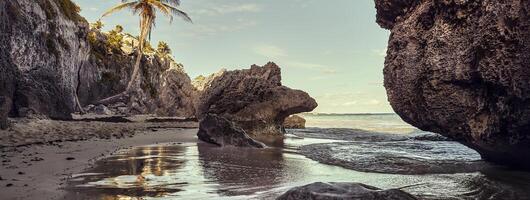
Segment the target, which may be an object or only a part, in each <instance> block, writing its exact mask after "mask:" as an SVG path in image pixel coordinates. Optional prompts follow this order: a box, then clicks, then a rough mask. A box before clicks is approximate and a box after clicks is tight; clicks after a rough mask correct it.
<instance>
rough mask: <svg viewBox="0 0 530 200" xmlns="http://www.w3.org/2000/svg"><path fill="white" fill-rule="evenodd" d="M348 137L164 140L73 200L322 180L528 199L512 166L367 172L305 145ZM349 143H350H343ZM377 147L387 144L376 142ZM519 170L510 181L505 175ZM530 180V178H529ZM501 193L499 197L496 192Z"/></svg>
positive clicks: (219, 195) (135, 151) (77, 185)
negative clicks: (303, 151)
mask: <svg viewBox="0 0 530 200" xmlns="http://www.w3.org/2000/svg"><path fill="white" fill-rule="evenodd" d="M335 142H340V141H337V140H329V139H315V138H301V137H296V136H288V137H287V139H286V141H285V144H284V145H285V146H283V147H276V148H275V147H271V148H267V149H243V148H230V147H226V148H218V147H216V146H213V145H209V144H205V143H196V142H188V143H182V144H176V145H175V144H158V145H147V146H139V147H135V148H132V149H127V150H124V151H120V152H118V153H117V154H115V155H113V156H111V157H108V158H105V159H102V160H100V161H98V162H97V163H95V167H94V168H92V169H90V170H87V171H85V172H84V173H82V174H78V175H75V178H74V179H71V180H70V182H69V185H68V187H67V188H66V189H67V190H68V191H69V192H68V194H67V196H66V197H67V198H69V199H135V198H138V199H141V198H148V199H275V198H276V197H278V196H279V195H281V194H282V193H283V192H285V191H287V190H288V189H290V188H292V187H295V186H300V185H305V184H309V183H313V182H317V181H322V182H361V183H365V184H368V185H373V186H376V187H379V188H383V189H391V188H403V190H404V191H406V192H409V193H412V194H414V195H417V196H419V197H421V198H423V199H484V198H486V197H503V198H501V199H524V198H528V197H529V196H528V195H527V193H525V191H527V190H528V188H530V187H529V184H528V183H525V182H527V181H528V180H530V176H529V175H528V173H523V172H514V171H509V170H508V171H507V170H502V169H499V170H491V171H475V172H468V173H446V174H408V175H407V174H390V173H374V172H360V171H355V170H349V169H346V168H342V167H338V166H333V165H326V164H321V163H319V162H317V161H314V160H311V159H308V158H306V157H305V156H303V155H300V154H299V149H300V147H303V146H306V145H311V144H325V143H335ZM342 142H344V141H342ZM376 148H379V147H377V146H376ZM507 175H509V176H511V177H514V176H519V177H517V178H513V179H509V180H498V178H499V177H505V176H507ZM521 183H524V184H521ZM493 199H499V198H493Z"/></svg>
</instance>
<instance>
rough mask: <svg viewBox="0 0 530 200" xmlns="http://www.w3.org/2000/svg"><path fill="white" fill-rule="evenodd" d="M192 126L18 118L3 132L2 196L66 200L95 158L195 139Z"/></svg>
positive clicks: (1, 138)
mask: <svg viewBox="0 0 530 200" xmlns="http://www.w3.org/2000/svg"><path fill="white" fill-rule="evenodd" d="M174 127H183V128H174ZM193 127H196V123H195V122H179V123H176V122H164V123H143V122H134V123H109V122H63V121H52V120H31V121H24V122H17V124H15V126H14V127H13V128H12V129H10V130H8V131H0V140H1V141H2V143H1V147H0V150H1V152H2V153H1V158H0V161H1V166H0V178H1V179H0V197H1V198H0V199H64V195H65V194H66V192H65V191H64V190H63V189H62V188H63V187H64V186H65V185H66V182H67V180H68V179H69V178H70V177H71V175H72V174H77V173H80V172H82V171H84V170H87V169H90V167H91V166H92V165H93V163H94V162H95V161H96V160H98V159H101V158H104V157H106V156H109V155H112V154H113V153H114V152H116V151H117V150H119V149H123V148H129V147H132V146H142V145H149V144H157V143H171V142H196V141H197V139H196V137H195V133H196V132H197V129H195V128H193ZM15 134H18V135H15Z"/></svg>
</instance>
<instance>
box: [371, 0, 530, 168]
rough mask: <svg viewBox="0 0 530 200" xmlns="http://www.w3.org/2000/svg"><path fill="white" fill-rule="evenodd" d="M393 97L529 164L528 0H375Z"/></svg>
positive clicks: (484, 150) (473, 141)
mask: <svg viewBox="0 0 530 200" xmlns="http://www.w3.org/2000/svg"><path fill="white" fill-rule="evenodd" d="M375 2H376V8H377V12H378V14H377V22H378V23H379V24H380V25H381V26H382V27H383V28H386V29H389V30H391V33H392V34H391V36H390V40H389V43H388V52H387V53H388V55H387V57H386V61H385V68H384V76H385V87H386V89H387V93H388V99H389V101H390V103H391V105H392V107H393V108H394V110H395V111H396V112H397V113H398V114H399V115H400V116H401V117H402V118H403V119H404V120H405V121H407V122H408V123H410V124H412V125H414V126H416V127H419V128H420V129H422V130H426V131H432V132H437V133H440V134H442V135H444V136H448V137H450V138H452V139H455V140H458V141H460V142H462V143H463V144H465V145H467V146H469V147H471V148H473V149H475V150H477V151H478V152H479V153H480V154H481V155H482V157H483V158H484V159H486V160H490V161H493V162H497V163H500V164H510V165H515V166H519V167H524V168H530V132H529V131H530V68H529V66H530V54H529V53H528V52H530V14H529V13H530V12H529V11H530V2H529V1H520V0H507V1H497V0H469V1H463V0H424V1H412V0H408V1H402V0H376V1H375Z"/></svg>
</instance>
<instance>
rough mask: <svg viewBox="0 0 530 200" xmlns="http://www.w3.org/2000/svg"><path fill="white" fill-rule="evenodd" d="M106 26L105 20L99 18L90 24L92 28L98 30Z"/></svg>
mask: <svg viewBox="0 0 530 200" xmlns="http://www.w3.org/2000/svg"><path fill="white" fill-rule="evenodd" d="M104 26H105V24H103V22H101V20H98V21H96V22H94V23H92V24H90V28H91V29H95V30H98V31H101V29H102V28H103V27H104Z"/></svg>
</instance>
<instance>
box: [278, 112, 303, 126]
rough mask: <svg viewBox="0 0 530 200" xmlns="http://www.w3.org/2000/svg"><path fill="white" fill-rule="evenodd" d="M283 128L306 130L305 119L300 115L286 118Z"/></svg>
mask: <svg viewBox="0 0 530 200" xmlns="http://www.w3.org/2000/svg"><path fill="white" fill-rule="evenodd" d="M283 127H284V128H290V129H304V128H305V119H304V118H303V117H300V116H298V115H291V116H289V117H287V118H285V121H284V122H283Z"/></svg>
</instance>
